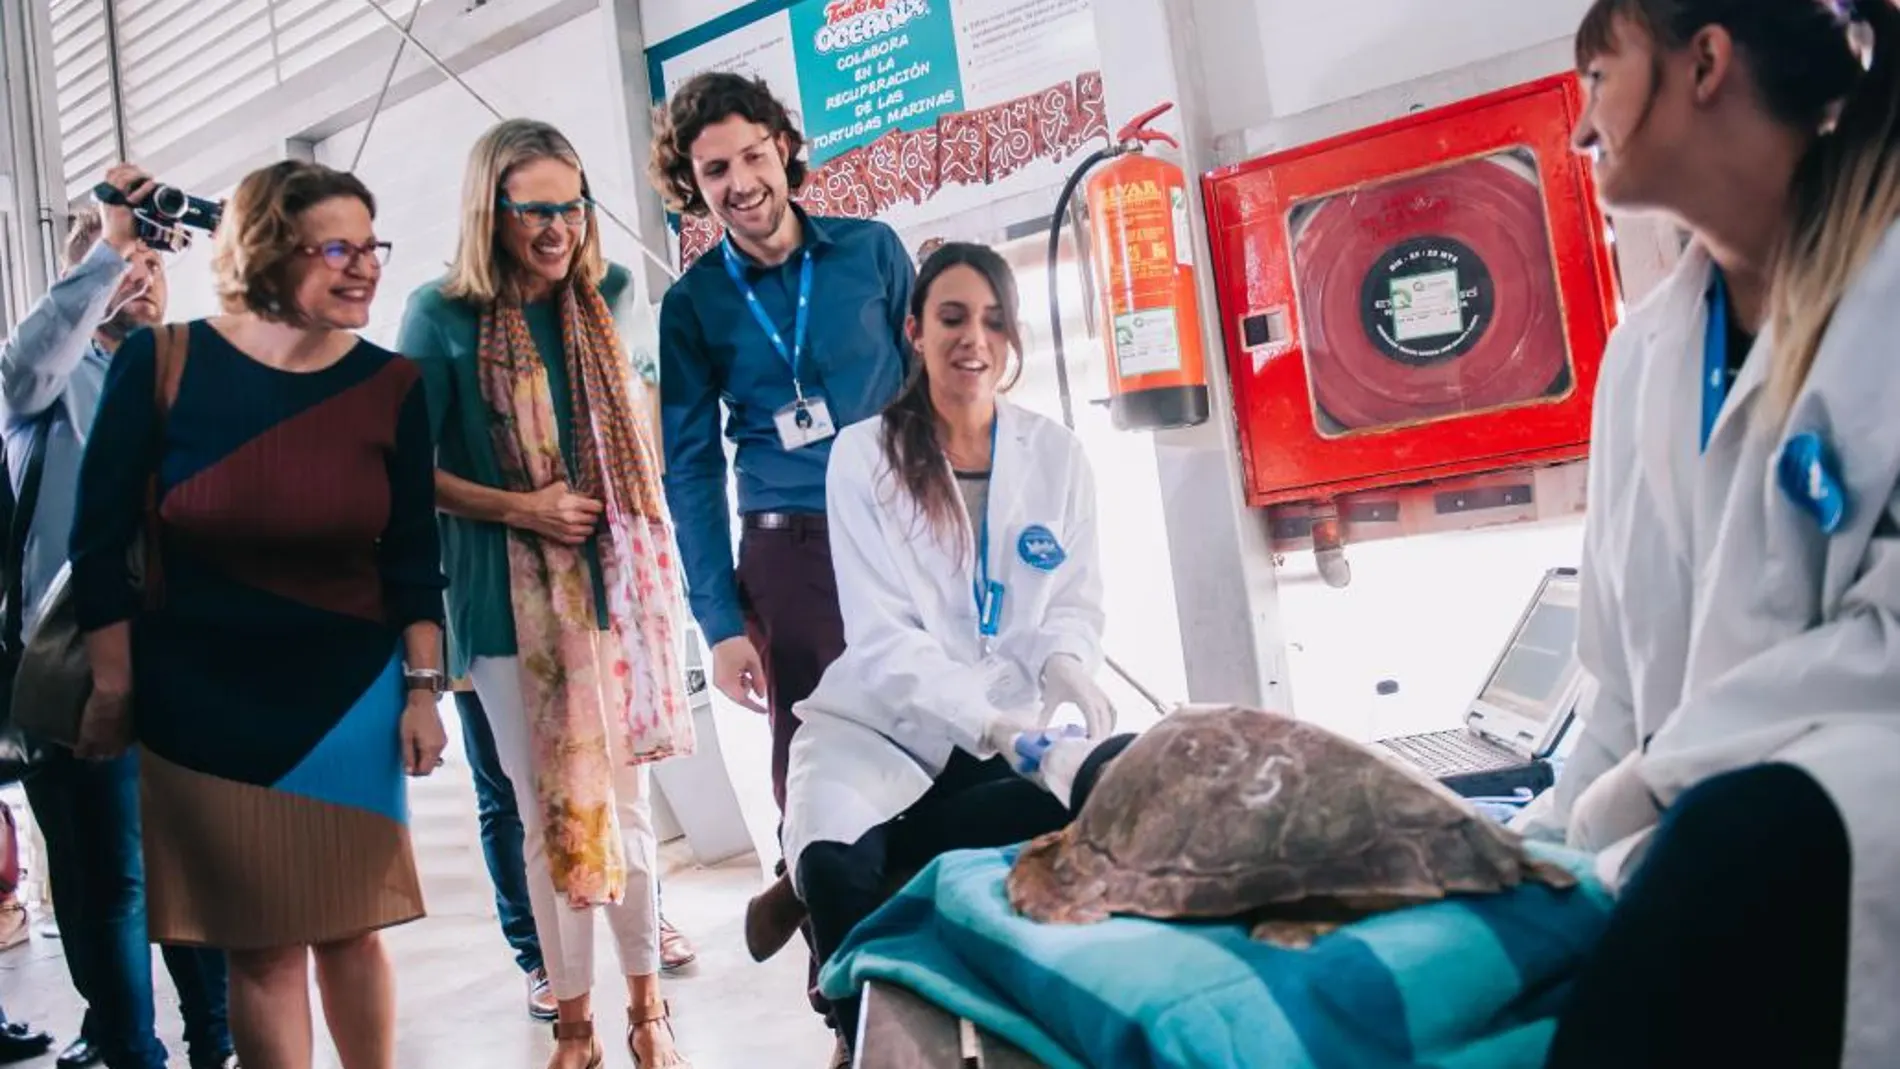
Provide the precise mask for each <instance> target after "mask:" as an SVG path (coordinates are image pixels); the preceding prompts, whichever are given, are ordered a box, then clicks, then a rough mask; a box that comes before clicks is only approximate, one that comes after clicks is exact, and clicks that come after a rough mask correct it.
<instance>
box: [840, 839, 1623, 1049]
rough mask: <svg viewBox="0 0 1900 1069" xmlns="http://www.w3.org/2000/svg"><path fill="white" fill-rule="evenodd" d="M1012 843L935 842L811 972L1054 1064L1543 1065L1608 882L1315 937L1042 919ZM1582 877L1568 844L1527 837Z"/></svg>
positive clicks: (1602, 917)
mask: <svg viewBox="0 0 1900 1069" xmlns="http://www.w3.org/2000/svg"><path fill="white" fill-rule="evenodd" d="M1017 849H1018V848H1017V847H1007V848H1004V849H1000V850H968V851H960V852H957V853H952V854H946V855H945V856H943V857H942V858H939V859H938V860H937V861H935V862H933V863H932V864H931V866H930V867H929V868H927V869H925V870H924V871H923V872H921V873H919V874H918V876H917V878H916V879H914V880H912V881H911V882H910V884H909V885H907V886H906V887H905V888H904V890H903V891H902V892H901V893H899V894H898V896H897V897H896V898H894V899H893V900H892V901H890V902H889V903H887V904H886V905H885V906H884V907H883V908H882V909H880V910H879V911H878V912H877V913H875V914H873V915H872V916H871V917H869V918H867V919H866V920H865V921H864V922H863V923H862V924H860V925H858V927H857V928H856V929H855V930H854V931H853V932H852V934H851V937H850V938H849V939H848V940H847V941H846V943H845V945H844V946H843V947H842V948H840V950H839V952H838V954H837V955H836V956H835V957H834V958H833V960H832V962H831V964H830V965H829V966H828V967H827V968H826V969H825V970H824V973H823V975H822V977H821V984H822V987H823V990H824V992H825V994H826V995H827V996H829V997H832V998H838V997H841V996H844V995H847V994H848V993H850V992H852V991H855V990H859V989H860V988H861V987H862V985H863V984H864V983H865V982H867V981H870V980H879V981H883V982H886V983H890V984H895V985H898V986H901V987H904V988H907V989H909V990H911V991H913V992H916V993H917V994H918V995H920V996H922V997H923V998H925V999H927V1000H929V1001H930V1002H933V1003H935V1004H936V1005H938V1006H941V1007H943V1008H945V1009H947V1010H949V1011H950V1012H952V1013H955V1014H957V1015H959V1016H962V1017H967V1018H969V1019H970V1020H972V1021H974V1022H975V1023H977V1024H978V1025H981V1026H982V1027H984V1028H986V1029H988V1030H989V1031H991V1032H993V1033H995V1034H996V1035H999V1036H1002V1037H1004V1038H1005V1039H1008V1040H1010V1041H1011V1042H1013V1043H1015V1044H1016V1045H1017V1046H1019V1047H1021V1048H1022V1049H1023V1050H1024V1051H1026V1052H1028V1053H1029V1054H1031V1055H1033V1056H1034V1057H1036V1058H1038V1059H1039V1060H1041V1061H1043V1062H1045V1063H1046V1064H1048V1065H1050V1066H1054V1067H1057V1069H1071V1067H1086V1066H1102V1067H1113V1069H1141V1067H1144V1066H1167V1067H1169V1069H1199V1067H1203V1066H1205V1067H1215V1066H1219V1067H1222V1069H1235V1067H1245V1069H1385V1067H1398V1066H1422V1067H1432V1069H1539V1067H1541V1066H1542V1065H1543V1063H1544V1055H1545V1052H1546V1049H1547V1048H1548V1046H1549V1044H1550V1038H1551V1034H1552V1032H1553V1031H1554V1029H1555V1027H1556V1022H1555V1013H1556V1009H1557V1007H1558V1005H1559V1004H1560V1003H1561V1000H1562V998H1563V995H1564V992H1565V989H1566V986H1567V984H1568V981H1569V978H1570V977H1571V976H1572V975H1573V974H1574V972H1575V970H1576V968H1577V965H1578V963H1579V961H1580V960H1581V959H1582V957H1583V955H1584V954H1585V952H1587V951H1588V950H1589V948H1590V947H1591V945H1592V944H1593V943H1594V942H1595V940H1596V938H1597V936H1598V934H1599V933H1600V932H1601V931H1602V930H1603V927H1604V924H1605V922H1606V920H1607V918H1608V916H1609V899H1608V897H1607V896H1606V895H1604V894H1603V892H1602V890H1601V888H1600V887H1599V886H1598V885H1596V884H1595V883H1593V882H1587V883H1586V885H1585V886H1584V887H1581V888H1579V889H1578V890H1577V891H1574V892H1569V893H1565V892H1558V891H1553V890H1551V889H1550V888H1547V887H1543V886H1541V885H1538V886H1525V887H1521V888H1519V889H1517V890H1514V891H1511V892H1509V893H1506V894H1501V895H1493V896H1486V897H1481V898H1465V899H1457V900H1452V901H1446V902H1441V903H1435V904H1432V905H1428V906H1418V907H1414V908H1411V909H1406V910H1400V911H1398V912H1395V913H1387V914H1383V915H1381V916H1376V917H1372V918H1369V919H1367V920H1363V921H1360V922H1358V923H1355V924H1353V925H1350V926H1348V927H1346V928H1344V929H1341V930H1340V931H1339V932H1337V933H1335V934H1333V935H1331V936H1328V937H1325V938H1323V939H1321V940H1320V941H1319V942H1318V943H1316V944H1315V945H1314V946H1313V948H1312V949H1310V950H1304V951H1291V950H1281V949H1279V948H1276V947H1271V946H1267V945H1265V944H1263V943H1256V942H1254V941H1252V940H1251V939H1249V938H1248V936H1247V933H1246V931H1245V929H1244V928H1242V927H1241V926H1240V925H1238V924H1209V923H1160V922H1156V921H1149V920H1143V919H1138V918H1121V917H1118V918H1114V919H1111V920H1109V921H1106V922H1104V923H1101V924H1094V925H1086V926H1077V927H1068V926H1058V925H1042V924H1037V923H1035V922H1033V921H1030V920H1028V919H1026V918H1024V917H1022V916H1020V915H1019V914H1017V913H1016V911H1015V910H1014V909H1012V908H1011V907H1010V905H1009V901H1008V899H1007V898H1006V897H1005V895H1004V891H1003V880H1004V877H1005V876H1006V875H1007V874H1008V872H1009V866H1010V865H1011V863H1012V862H1014V860H1015V858H1016V851H1017ZM1533 849H1534V850H1536V851H1537V852H1538V853H1539V854H1540V855H1541V856H1544V857H1546V858H1548V859H1550V860H1553V861H1557V862H1558V863H1560V864H1563V865H1565V866H1567V867H1569V868H1570V869H1571V870H1572V871H1574V872H1577V873H1578V874H1579V876H1582V877H1584V878H1585V879H1586V881H1587V880H1588V875H1587V864H1586V863H1585V860H1584V859H1583V858H1582V856H1581V855H1577V854H1574V853H1571V852H1568V851H1562V850H1555V849H1548V848H1543V847H1539V846H1533Z"/></svg>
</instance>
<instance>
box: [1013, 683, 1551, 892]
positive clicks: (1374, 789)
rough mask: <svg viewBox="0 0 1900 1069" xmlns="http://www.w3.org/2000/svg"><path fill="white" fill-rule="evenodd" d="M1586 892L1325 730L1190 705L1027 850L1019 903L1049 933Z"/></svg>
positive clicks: (1416, 779) (1464, 806)
mask: <svg viewBox="0 0 1900 1069" xmlns="http://www.w3.org/2000/svg"><path fill="white" fill-rule="evenodd" d="M1526 878H1530V879H1534V880H1538V881H1540V882H1544V883H1548V884H1551V885H1553V886H1558V887H1568V886H1574V884H1575V880H1574V879H1573V878H1572V877H1571V876H1570V875H1569V873H1567V872H1566V871H1564V870H1562V869H1561V868H1557V867H1556V866H1551V865H1545V864H1542V863H1539V862H1537V861H1535V860H1533V859H1532V858H1531V857H1530V856H1529V855H1528V854H1527V853H1526V852H1525V850H1524V847H1523V843H1522V840H1521V839H1520V838H1519V837H1518V836H1517V835H1516V834H1514V833H1512V832H1510V831H1508V830H1506V829H1504V828H1503V827H1501V826H1499V825H1498V824H1497V823H1496V822H1495V821H1492V820H1489V819H1487V818H1486V817H1484V816H1483V815H1482V814H1480V813H1478V812H1477V810H1476V809H1474V808H1473V807H1471V806H1470V805H1469V804H1468V803H1466V802H1465V801H1464V800H1463V799H1461V798H1459V797H1458V796H1457V795H1456V794H1453V793H1452V792H1451V791H1449V790H1447V789H1446V788H1444V787H1443V786H1441V785H1440V784H1438V783H1437V782H1435V781H1433V780H1432V779H1430V778H1428V777H1427V776H1425V775H1424V774H1423V773H1422V772H1419V771H1416V770H1414V769H1412V768H1411V767H1410V766H1407V765H1403V764H1401V763H1400V762H1399V761H1398V760H1397V758H1396V757H1391V758H1388V757H1385V756H1381V755H1380V754H1379V753H1377V752H1375V751H1373V750H1371V749H1369V748H1368V747H1365V746H1362V745H1360V744H1358V743H1356V742H1353V741H1351V740H1348V739H1346V738H1344V737H1342V736H1340V735H1336V734H1334V733H1333V732H1330V731H1327V730H1325V729H1323V728H1320V727H1316V726H1314V725H1312V724H1307V723H1302V722H1300V721H1298V720H1294V719H1292V718H1290V717H1287V716H1282V715H1279V714H1275V713H1268V712H1260V711H1257V710H1249V709H1240V708H1233V707H1209V708H1185V709H1182V710H1179V711H1177V712H1175V713H1172V714H1170V715H1169V716H1167V717H1166V718H1164V719H1163V720H1162V721H1161V722H1160V723H1159V724H1157V725H1155V726H1154V727H1153V728H1151V729H1149V730H1148V731H1147V732H1146V733H1145V734H1143V735H1142V736H1141V737H1139V738H1137V739H1136V740H1135V741H1134V742H1133V743H1131V744H1130V745H1129V746H1128V748H1127V749H1125V750H1123V751H1122V753H1121V754H1120V755H1119V756H1118V757H1116V758H1115V760H1114V761H1113V762H1112V763H1110V764H1109V765H1108V766H1107V767H1106V768H1105V770H1104V771H1103V773H1102V775H1101V778H1100V779H1099V780H1097V782H1096V784H1095V787H1094V790H1093V791H1092V792H1091V793H1090V795H1089V797H1088V800H1087V801H1086V802H1085V803H1084V805H1083V807H1082V811H1081V812H1080V813H1078V814H1077V815H1076V818H1075V820H1074V821H1073V822H1072V823H1070V824H1069V826H1068V827H1066V828H1064V829H1062V830H1061V831H1058V832H1053V833H1051V834H1049V835H1045V836H1043V837H1041V838H1039V839H1037V840H1035V841H1034V842H1032V843H1030V844H1029V845H1027V846H1025V847H1024V848H1023V850H1022V852H1021V854H1020V855H1019V856H1018V858H1017V860H1016V864H1015V865H1014V867H1013V868H1012V869H1011V871H1010V875H1009V880H1008V892H1009V899H1010V903H1011V904H1012V905H1013V906H1015V907H1016V909H1018V910H1019V911H1021V912H1022V913H1023V914H1025V915H1027V916H1029V917H1031V918H1033V919H1035V920H1038V921H1044V922H1053V923H1084V922H1090V921H1096V920H1101V919H1103V918H1105V917H1107V916H1109V915H1111V914H1130V915H1136V916H1144V917H1153V918H1157V919H1176V918H1230V917H1238V916H1253V917H1256V918H1258V917H1262V916H1267V917H1271V916H1275V915H1281V916H1292V917H1301V918H1310V919H1325V918H1340V919H1344V918H1347V917H1350V916H1354V915H1363V914H1365V913H1370V912H1376V911H1379V910H1384V909H1395V908H1398V907H1401V906H1405V905H1411V904H1416V903H1421V902H1429V901H1433V900H1436V899H1440V898H1443V897H1445V896H1446V895H1450V894H1483V893H1488V892H1496V891H1501V890H1504V889H1506V888H1509V887H1513V886H1516V885H1517V884H1518V883H1520V882H1521V881H1523V880H1524V879H1526Z"/></svg>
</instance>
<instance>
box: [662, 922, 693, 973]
mask: <svg viewBox="0 0 1900 1069" xmlns="http://www.w3.org/2000/svg"><path fill="white" fill-rule="evenodd" d="M698 958H699V951H697V950H694V949H693V943H692V940H690V939H688V938H686V936H685V935H684V934H682V933H681V932H680V930H679V929H678V928H675V927H673V924H672V922H671V921H668V920H667V919H666V918H665V917H661V918H660V971H661V972H673V971H674V970H676V969H684V968H685V967H687V966H688V965H691V964H692V963H693V962H694V961H696V960H698Z"/></svg>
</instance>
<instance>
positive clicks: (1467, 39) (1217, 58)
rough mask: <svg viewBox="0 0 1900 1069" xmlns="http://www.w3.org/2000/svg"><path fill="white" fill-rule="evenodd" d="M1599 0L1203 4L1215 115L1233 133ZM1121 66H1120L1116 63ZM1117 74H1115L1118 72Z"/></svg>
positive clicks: (1414, 72) (1201, 38)
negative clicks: (1590, 1) (1593, 0)
mask: <svg viewBox="0 0 1900 1069" xmlns="http://www.w3.org/2000/svg"><path fill="white" fill-rule="evenodd" d="M1588 6H1589V0H1327V2H1326V3H1317V4H1316V3H1312V2H1311V0H1191V3H1190V5H1189V8H1188V14H1189V17H1191V18H1192V20H1193V32H1194V40H1195V42H1196V46H1197V48H1196V51H1197V55H1198V57H1199V59H1200V61H1201V62H1200V66H1201V72H1200V78H1201V80H1202V83H1203V87H1204V97H1203V99H1204V102H1205V107H1206V109H1207V121H1208V124H1209V126H1210V128H1211V129H1212V130H1213V132H1214V133H1215V134H1230V133H1238V132H1241V131H1245V130H1249V129H1251V128H1254V127H1257V126H1261V125H1263V124H1266V123H1268V122H1271V121H1273V120H1275V119H1284V118H1286V117H1288V116H1292V115H1298V114H1300V113H1303V112H1309V111H1313V110H1315V109H1318V108H1323V107H1326V106H1327V105H1331V104H1337V103H1339V102H1341V101H1345V100H1349V99H1352V98H1354V97H1358V96H1361V95H1364V94H1367V93H1372V92H1374V91H1377V90H1381V89H1388V88H1392V87H1399V86H1405V85H1407V84H1408V83H1415V82H1417V81H1419V80H1422V79H1429V78H1431V77H1432V76H1434V75H1438V74H1441V73H1443V72H1448V71H1454V70H1457V69H1459V68H1463V67H1468V66H1470V65H1472V64H1480V63H1483V62H1484V61H1487V60H1492V59H1496V58H1499V57H1504V56H1507V55H1509V54H1511V53H1514V52H1518V51H1520V50H1523V49H1529V48H1535V47H1537V46H1554V45H1555V46H1561V47H1552V48H1550V49H1549V50H1548V52H1547V55H1548V56H1549V57H1550V60H1549V63H1548V64H1547V65H1549V67H1550V69H1549V70H1546V71H1544V72H1543V73H1554V72H1555V71H1557V70H1562V69H1565V68H1566V67H1568V65H1569V62H1568V61H1569V40H1570V37H1571V34H1572V33H1574V32H1575V30H1576V27H1577V23H1578V22H1579V21H1580V20H1581V18H1582V16H1583V12H1584V10H1585V9H1586V8H1587V7H1588ZM1111 72H1112V68H1111ZM1111 76H1112V73H1111Z"/></svg>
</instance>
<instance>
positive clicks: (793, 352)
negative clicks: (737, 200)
mask: <svg viewBox="0 0 1900 1069" xmlns="http://www.w3.org/2000/svg"><path fill="white" fill-rule="evenodd" d="M719 247H720V248H721V249H723V250H724V251H725V254H726V274H728V275H730V276H732V284H733V285H734V286H737V287H739V293H740V295H741V296H743V297H744V298H745V303H746V307H748V308H750V309H752V318H753V319H756V320H758V322H759V326H761V327H763V328H765V336H766V338H768V339H770V340H771V342H772V348H774V349H776V350H778V355H779V356H780V357H781V358H783V359H784V361H785V363H786V364H787V365H788V366H790V367H791V369H792V390H793V391H794V392H795V393H797V394H798V398H799V400H801V401H802V400H804V399H805V388H804V386H802V385H801V384H800V383H799V381H798V361H799V358H800V357H802V356H803V355H804V353H805V339H806V334H807V332H806V328H807V327H808V326H809V325H810V321H811V316H810V310H811V249H809V248H807V249H805V250H804V251H803V252H802V253H800V256H799V264H798V312H797V315H796V316H795V317H794V323H793V327H792V347H791V348H790V349H787V348H786V347H785V337H784V336H783V335H782V334H780V333H779V329H778V325H777V324H775V323H773V322H772V317H771V316H769V315H766V314H765V306H764V305H762V304H760V303H759V295H758V294H757V293H756V292H754V291H753V289H752V286H751V285H750V284H749V283H747V282H746V280H745V265H743V264H741V263H740V262H739V254H738V253H737V252H736V251H734V250H733V247H732V239H731V238H727V239H726V240H724V241H722V242H720V243H719Z"/></svg>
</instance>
